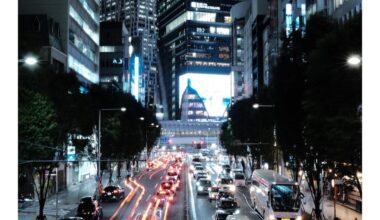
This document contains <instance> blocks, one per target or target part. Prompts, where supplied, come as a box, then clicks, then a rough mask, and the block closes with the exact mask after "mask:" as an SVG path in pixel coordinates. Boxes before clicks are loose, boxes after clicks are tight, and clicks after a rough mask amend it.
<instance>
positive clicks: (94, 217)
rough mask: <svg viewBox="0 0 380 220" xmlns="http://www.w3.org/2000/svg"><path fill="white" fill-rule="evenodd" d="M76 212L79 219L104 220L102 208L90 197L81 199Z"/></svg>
mask: <svg viewBox="0 0 380 220" xmlns="http://www.w3.org/2000/svg"><path fill="white" fill-rule="evenodd" d="M76 211H77V217H82V218H83V219H84V220H101V219H102V218H103V209H102V207H101V206H100V204H99V202H98V201H96V200H94V199H93V198H92V197H90V196H86V197H83V198H81V200H80V202H79V205H78V208H77V210H76Z"/></svg>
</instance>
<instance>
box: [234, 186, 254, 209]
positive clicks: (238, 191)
mask: <svg viewBox="0 0 380 220" xmlns="http://www.w3.org/2000/svg"><path fill="white" fill-rule="evenodd" d="M238 193H240V194H241V195H243V197H244V199H245V202H246V203H247V205H248V206H249V208H251V209H252V211H253V212H255V210H254V209H253V208H252V206H251V205H250V204H249V202H248V200H247V197H246V196H245V195H244V193H241V192H239V191H238Z"/></svg>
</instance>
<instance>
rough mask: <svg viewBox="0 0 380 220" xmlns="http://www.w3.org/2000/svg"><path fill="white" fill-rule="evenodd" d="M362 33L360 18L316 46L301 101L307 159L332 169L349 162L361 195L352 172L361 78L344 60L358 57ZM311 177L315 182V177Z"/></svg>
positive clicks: (357, 156) (356, 162) (357, 165)
mask: <svg viewBox="0 0 380 220" xmlns="http://www.w3.org/2000/svg"><path fill="white" fill-rule="evenodd" d="M361 29H362V28H361V15H359V16H357V17H355V18H354V19H352V20H350V21H348V22H347V23H346V24H344V25H341V26H338V28H336V29H335V30H334V31H331V32H330V33H329V34H327V35H326V36H325V37H324V38H323V39H321V40H320V41H319V42H318V47H317V48H316V49H315V50H313V52H312V53H311V59H310V64H309V66H308V69H307V72H306V74H307V78H308V81H307V84H306V86H307V87H306V88H307V92H306V93H305V98H304V102H303V106H304V109H305V113H306V126H305V127H306V129H305V135H306V137H307V141H308V144H309V145H310V146H312V147H313V151H314V152H315V154H311V155H310V157H311V158H315V159H316V160H319V161H324V160H330V161H332V162H334V163H335V164H336V163H338V164H339V163H349V164H350V167H351V172H352V173H351V175H353V176H354V179H355V182H356V184H357V187H358V189H359V192H360V193H361V186H360V182H359V180H358V178H357V175H356V172H357V171H359V170H360V169H361V151H362V145H361V129H362V128H361V120H360V118H359V117H358V115H357V109H358V107H359V106H360V105H361V103H362V100H361V94H362V93H361V90H362V87H361V83H362V81H361V77H362V76H361V67H355V68H353V67H349V66H348V65H347V64H346V59H347V57H348V56H349V55H350V54H353V53H354V54H355V53H356V54H361V42H362V41H361ZM321 85H323V86H321ZM311 165H312V164H310V165H309V166H311ZM319 167H320V165H319V164H317V169H319ZM313 176H314V179H316V180H319V179H318V176H317V173H315V174H314V175H313ZM313 190H314V189H313ZM316 205H317V204H316Z"/></svg>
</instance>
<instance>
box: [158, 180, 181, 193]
mask: <svg viewBox="0 0 380 220" xmlns="http://www.w3.org/2000/svg"><path fill="white" fill-rule="evenodd" d="M162 190H170V191H172V192H173V193H174V192H175V191H176V190H177V189H176V186H175V183H173V182H172V181H162V182H161V184H160V190H159V191H162Z"/></svg>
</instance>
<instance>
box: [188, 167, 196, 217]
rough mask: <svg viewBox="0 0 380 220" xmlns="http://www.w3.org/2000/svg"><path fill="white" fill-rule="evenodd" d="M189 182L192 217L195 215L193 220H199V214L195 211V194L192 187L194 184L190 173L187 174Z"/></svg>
mask: <svg viewBox="0 0 380 220" xmlns="http://www.w3.org/2000/svg"><path fill="white" fill-rule="evenodd" d="M187 182H188V183H189V184H190V185H189V189H190V198H191V199H190V204H191V212H192V215H193V219H194V220H197V213H196V211H195V202H194V194H193V186H192V182H191V179H190V173H188V174H187Z"/></svg>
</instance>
